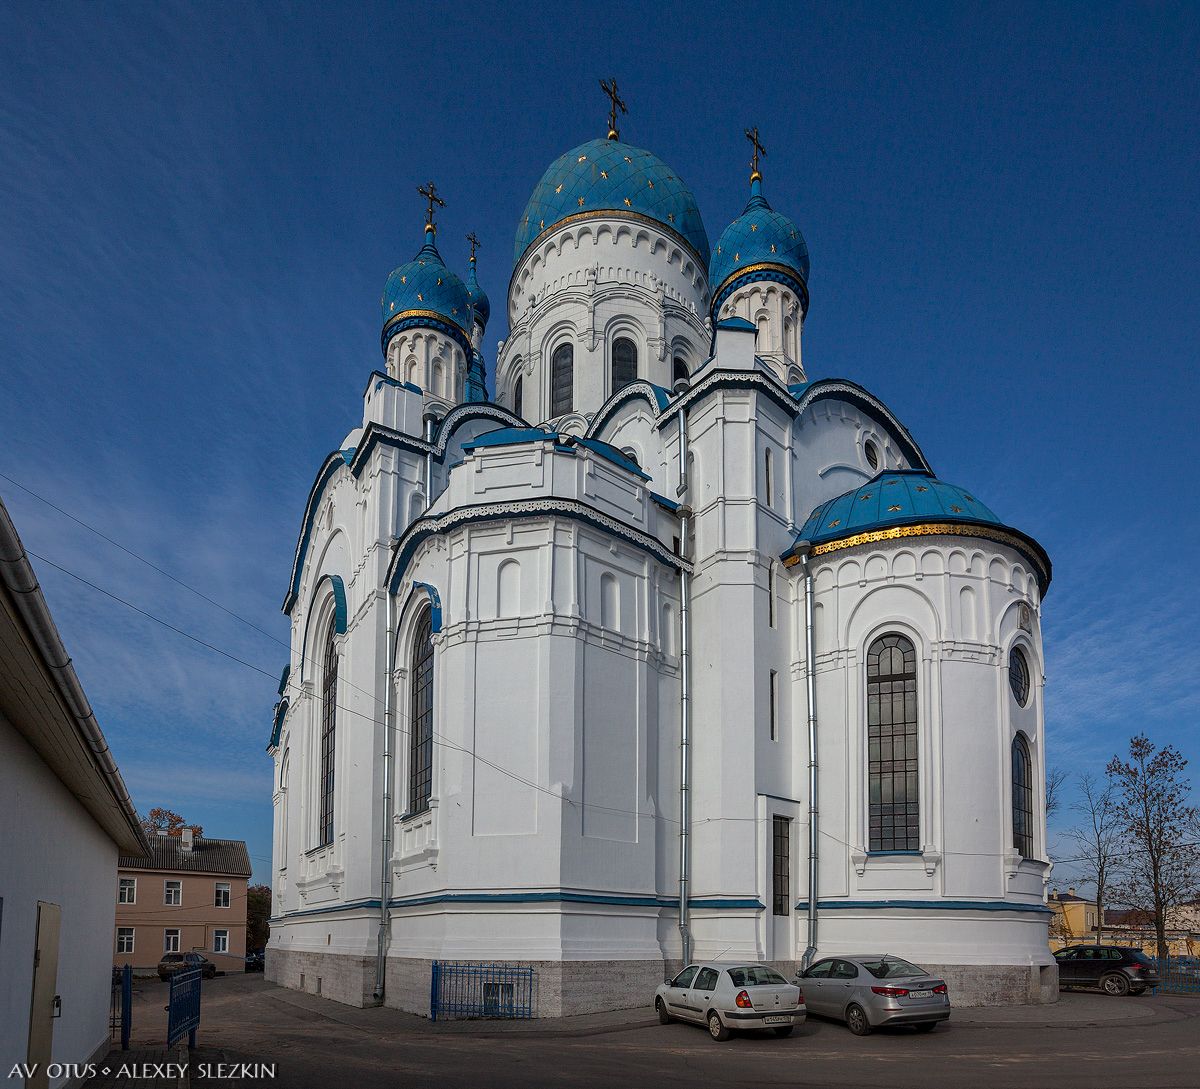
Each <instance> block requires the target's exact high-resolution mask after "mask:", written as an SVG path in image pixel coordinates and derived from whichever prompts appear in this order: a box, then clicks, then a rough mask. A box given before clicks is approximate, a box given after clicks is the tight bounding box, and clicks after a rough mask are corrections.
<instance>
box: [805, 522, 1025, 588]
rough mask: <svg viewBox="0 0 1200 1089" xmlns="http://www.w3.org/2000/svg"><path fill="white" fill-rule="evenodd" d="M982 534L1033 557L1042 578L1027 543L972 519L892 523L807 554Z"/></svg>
mask: <svg viewBox="0 0 1200 1089" xmlns="http://www.w3.org/2000/svg"><path fill="white" fill-rule="evenodd" d="M942 536H950V537H983V538H984V539H986V540H989V541H998V542H999V543H1000V544H1005V545H1008V546H1009V548H1015V549H1016V550H1017V551H1018V552H1020V553H1021V554H1022V555H1023V556H1029V557H1030V558H1031V559H1033V560H1034V561H1035V562H1036V563H1037V566H1038V567H1039V568H1041V573H1042V576H1043V578H1044V577H1045V575H1046V570H1045V568H1043V567H1042V564H1041V562H1040V561H1038V560H1037V557H1036V556H1033V555H1031V554H1030V549H1029V544H1028V542H1027V541H1023V540H1022V539H1021V538H1020V537H1018V536H1017V535H1016V534H1015V533H1006V532H1005V531H1004V530H1002V529H989V528H988V527H987V526H980V525H976V524H974V523H972V522H921V523H919V524H917V525H914V526H892V527H891V528H890V529H873V530H871V531H870V532H868V533H856V534H855V535H854V536H852V537H843V538H842V539H841V540H838V541H824V542H822V543H821V544H816V545H813V546H812V550H811V551H810V552H809V555H810V556H824V555H827V554H828V553H830V552H840V551H841V550H842V549H844V548H854V547H855V546H857V545H864V544H876V543H877V542H879V541H894V540H898V539H900V538H902V537H942ZM799 562H800V557H799V556H788V558H787V559H786V560H784V561H783V565H784V567H794V566H795V565H796V564H798V563H799Z"/></svg>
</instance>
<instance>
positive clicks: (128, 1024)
mask: <svg viewBox="0 0 1200 1089" xmlns="http://www.w3.org/2000/svg"><path fill="white" fill-rule="evenodd" d="M132 1027H133V969H132V968H131V967H130V966H129V965H128V964H127V965H125V967H124V968H118V967H116V965H113V970H112V994H111V995H110V996H109V1000H108V1035H109V1038H110V1039H113V1040H115V1039H116V1038H117V1033H120V1034H121V1050H122V1051H128V1050H129V1030H130V1029H131V1028H132Z"/></svg>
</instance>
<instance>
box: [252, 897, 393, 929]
mask: <svg viewBox="0 0 1200 1089" xmlns="http://www.w3.org/2000/svg"><path fill="white" fill-rule="evenodd" d="M378 907H379V901H378V899H376V900H355V901H353V902H351V903H349V904H338V905H337V907H327V908H306V909H305V910H303V911H288V912H285V913H284V914H283V915H275V916H273V917H272V918H271V919H269V920H268V922H272V923H285V922H287V921H288V919H296V918H299V917H300V916H301V915H333V914H335V913H337V912H341V911H357V910H359V909H360V908H376V909H378Z"/></svg>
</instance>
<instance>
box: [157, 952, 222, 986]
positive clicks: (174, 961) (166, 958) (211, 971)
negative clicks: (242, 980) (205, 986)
mask: <svg viewBox="0 0 1200 1089" xmlns="http://www.w3.org/2000/svg"><path fill="white" fill-rule="evenodd" d="M192 968H199V969H200V971H201V973H202V974H201V977H200V978H201V979H212V978H213V976H215V975H216V974H217V966H216V965H215V964H213V962H212V961H211V960H209V959H208V958H207V957H206V956H204V955H203V954H201V953H164V954H163V958H162V960H160V961H159V962H158V978H159V979H161V980H163V981H164V982H165V981H166V980H168V979H170V978H171V977H172V976H173V975H174V974H175V973H176V972H182V971H184V970H185V969H192Z"/></svg>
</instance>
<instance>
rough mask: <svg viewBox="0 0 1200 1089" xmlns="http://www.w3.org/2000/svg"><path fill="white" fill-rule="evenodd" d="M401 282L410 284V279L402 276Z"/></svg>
mask: <svg viewBox="0 0 1200 1089" xmlns="http://www.w3.org/2000/svg"><path fill="white" fill-rule="evenodd" d="M400 282H401V283H402V284H406V283H408V277H407V276H401V277H400Z"/></svg>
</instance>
